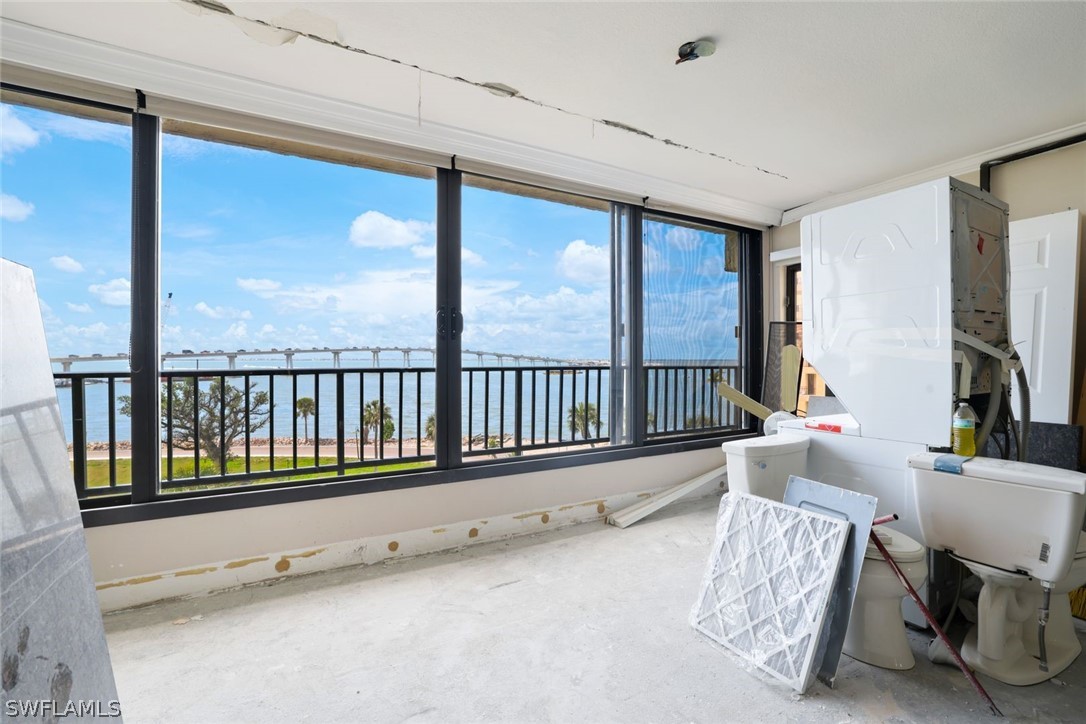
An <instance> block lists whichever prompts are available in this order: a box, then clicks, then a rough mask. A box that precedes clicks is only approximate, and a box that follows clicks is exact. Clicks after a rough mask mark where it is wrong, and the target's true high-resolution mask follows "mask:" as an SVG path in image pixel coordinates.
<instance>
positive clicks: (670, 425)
mask: <svg viewBox="0 0 1086 724" xmlns="http://www.w3.org/2000/svg"><path fill="white" fill-rule="evenodd" d="M643 240H644V243H643V249H644V252H643V280H644V281H643V287H644V373H645V397H646V400H645V402H646V408H645V409H646V414H645V418H646V426H647V433H648V435H649V436H650V437H651V436H659V435H675V434H682V433H691V432H696V431H705V430H714V429H729V428H730V429H735V428H738V427H740V426H741V425H742V422H743V421H742V415H741V413H740V411H739V410H738V409H737V408H735V407H734V406H732V405H729V404H722V402H723V401H722V400H721V398H719V397H718V395H717V393H716V388H717V386H718V385H719V384H720V383H722V382H723V383H725V384H730V385H732V386H733V387H737V388H742V386H743V364H742V359H743V355H742V341H743V335H742V322H743V314H742V311H743V310H742V309H741V305H740V300H741V298H742V297H741V295H740V285H741V283H742V279H741V278H740V262H739V258H740V244H741V235H740V233H739V232H738V231H737V230H734V229H725V228H721V227H716V226H709V225H705V224H698V223H692V222H689V221H679V220H675V219H670V218H664V217H657V216H650V215H646V216H645V220H644V231H643Z"/></svg>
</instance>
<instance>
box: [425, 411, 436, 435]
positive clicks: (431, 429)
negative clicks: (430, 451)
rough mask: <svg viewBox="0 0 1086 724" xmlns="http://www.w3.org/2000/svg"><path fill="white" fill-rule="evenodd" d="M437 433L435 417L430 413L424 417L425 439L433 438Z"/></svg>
mask: <svg viewBox="0 0 1086 724" xmlns="http://www.w3.org/2000/svg"><path fill="white" fill-rule="evenodd" d="M436 435H437V417H436V416H435V415H434V413H432V412H431V413H430V416H429V417H427V418H426V439H427V440H433V439H434V437H435V436H436Z"/></svg>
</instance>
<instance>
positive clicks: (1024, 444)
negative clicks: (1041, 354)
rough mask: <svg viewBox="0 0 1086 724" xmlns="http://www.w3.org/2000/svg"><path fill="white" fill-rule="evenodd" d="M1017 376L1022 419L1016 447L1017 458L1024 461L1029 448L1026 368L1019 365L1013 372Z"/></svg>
mask: <svg viewBox="0 0 1086 724" xmlns="http://www.w3.org/2000/svg"><path fill="white" fill-rule="evenodd" d="M1012 358H1013V359H1016V360H1017V359H1018V353H1017V352H1015V353H1014V354H1013V355H1012ZM1015 374H1016V375H1017V377H1018V387H1019V389H1018V399H1019V400H1020V401H1021V404H1022V409H1021V410H1020V412H1021V415H1020V418H1021V421H1022V435H1021V437H1022V441H1021V447H1020V448H1018V460H1019V461H1020V462H1025V460H1026V452H1027V451H1028V450H1029V380H1028V379H1027V378H1026V370H1025V368H1023V367H1022V366H1021V365H1019V367H1018V370H1017V371H1016V372H1015Z"/></svg>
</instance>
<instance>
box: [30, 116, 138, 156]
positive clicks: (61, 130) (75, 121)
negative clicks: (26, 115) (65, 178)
mask: <svg viewBox="0 0 1086 724" xmlns="http://www.w3.org/2000/svg"><path fill="white" fill-rule="evenodd" d="M42 129H43V130H45V131H47V132H49V133H55V134H56V135H58V136H64V137H65V138H72V139H75V140H76V141H95V142H104V143H112V144H113V145H115V146H123V147H125V148H127V147H129V146H130V145H131V144H132V131H131V129H130V128H129V127H128V126H127V125H124V126H122V125H120V124H117V123H105V122H103V121H92V120H90V119H88V118H76V117H75V116H62V115H50V116H48V117H46V118H45V119H44V121H43V123H42Z"/></svg>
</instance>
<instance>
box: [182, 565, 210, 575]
mask: <svg viewBox="0 0 1086 724" xmlns="http://www.w3.org/2000/svg"><path fill="white" fill-rule="evenodd" d="M217 570H219V567H218V566H205V567H203V568H189V569H188V570H185V571H177V572H176V573H174V575H175V576H199V575H203V574H204V573H211V572H213V571H217Z"/></svg>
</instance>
